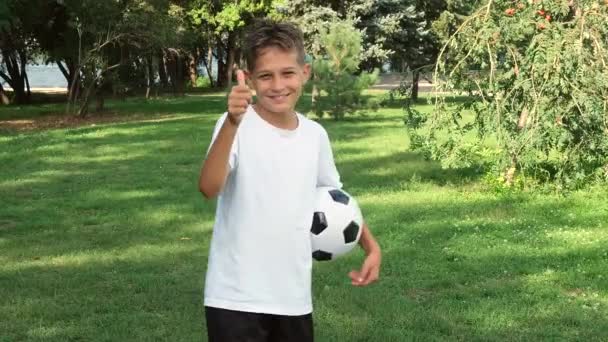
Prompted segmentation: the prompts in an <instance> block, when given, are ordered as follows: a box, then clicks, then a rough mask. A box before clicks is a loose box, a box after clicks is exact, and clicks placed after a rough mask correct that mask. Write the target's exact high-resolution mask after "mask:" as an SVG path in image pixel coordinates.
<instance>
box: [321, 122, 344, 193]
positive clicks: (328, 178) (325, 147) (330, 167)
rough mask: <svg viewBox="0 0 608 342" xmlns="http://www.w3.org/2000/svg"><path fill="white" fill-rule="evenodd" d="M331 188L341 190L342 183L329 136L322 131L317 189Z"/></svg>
mask: <svg viewBox="0 0 608 342" xmlns="http://www.w3.org/2000/svg"><path fill="white" fill-rule="evenodd" d="M321 186H330V187H334V188H338V189H341V188H342V182H341V181H340V174H339V173H338V169H337V168H336V164H335V163H334V155H333V152H332V150H331V143H330V141H329V136H328V135H327V132H326V131H325V129H322V130H321V141H320V144H319V171H318V176H317V187H321Z"/></svg>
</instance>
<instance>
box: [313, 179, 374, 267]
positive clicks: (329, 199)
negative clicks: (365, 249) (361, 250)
mask: <svg viewBox="0 0 608 342" xmlns="http://www.w3.org/2000/svg"><path fill="white" fill-rule="evenodd" d="M315 201H316V203H315V212H314V214H313V218H312V226H311V228H310V236H311V243H312V257H313V258H314V259H315V260H317V261H328V260H332V259H335V258H337V257H339V256H342V255H344V254H346V253H348V252H350V251H351V250H352V249H353V247H355V246H356V245H357V243H358V242H359V238H360V237H361V230H362V225H363V216H362V215H361V210H360V209H359V205H358V204H357V201H356V200H355V199H354V198H353V197H352V196H350V195H349V194H348V193H346V192H345V191H344V190H341V189H336V188H332V187H320V188H317V193H316V197H315Z"/></svg>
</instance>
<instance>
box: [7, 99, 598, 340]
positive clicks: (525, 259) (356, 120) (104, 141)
mask: <svg viewBox="0 0 608 342" xmlns="http://www.w3.org/2000/svg"><path fill="white" fill-rule="evenodd" d="M380 94H384V93H379V94H378V95H377V96H381V95H380ZM304 100H307V101H309V100H310V99H309V98H306V99H304ZM49 108H52V107H49ZM108 108H109V109H110V110H111V111H112V112H113V113H116V114H117V115H124V116H125V117H127V116H129V115H131V117H132V118H133V117H134V116H135V119H134V120H135V121H127V122H115V123H103V124H99V125H95V126H90V125H87V126H84V127H77V128H69V129H53V130H48V131H31V132H21V133H11V134H7V135H0V195H1V196H2V204H3V205H2V206H0V249H1V250H2V253H0V289H1V290H0V292H1V293H2V295H0V331H1V332H2V334H4V335H2V336H0V341H4V340H7V341H13V340H15V341H19V340H49V341H68V340H86V341H131V340H142V341H143V340H145V341H148V340H165V341H166V340H172V341H200V340H203V336H204V324H203V323H202V322H203V308H202V289H203V281H204V274H205V273H204V272H205V267H206V261H207V253H208V246H209V240H210V238H211V229H212V226H213V219H214V212H215V202H214V201H207V200H204V199H203V198H202V196H201V194H200V193H199V191H198V189H197V181H198V172H199V170H200V166H201V162H202V158H203V157H204V153H205V151H206V148H207V146H208V143H209V140H210V135H211V131H212V129H213V125H214V124H215V120H216V119H217V118H218V117H219V116H220V115H221V114H222V113H223V111H224V108H225V94H224V93H218V94H211V95H209V94H205V95H199V94H196V95H193V96H186V97H184V98H161V99H155V100H150V101H145V100H142V99H128V100H127V101H124V102H122V101H110V102H109V103H108ZM418 108H419V109H421V110H425V111H428V110H430V106H429V105H427V104H420V105H418ZM46 110H48V108H46V107H44V108H42V107H36V106H32V107H28V108H25V107H24V109H23V111H22V112H20V113H7V112H6V109H2V108H0V115H8V116H16V117H19V118H22V119H28V115H29V119H36V117H37V116H43V115H44V112H45V111H46ZM311 118H313V119H316V118H315V117H314V116H311ZM319 122H320V123H321V124H322V125H323V126H324V127H325V128H326V129H327V131H328V132H329V135H330V139H331V141H332V146H333V150H334V157H335V160H336V163H337V167H338V170H339V171H340V174H341V178H342V181H343V182H344V187H345V190H346V191H349V192H351V193H352V194H353V195H354V196H355V197H356V198H357V201H358V202H359V204H360V206H361V209H362V211H363V214H364V217H365V220H366V222H367V223H368V224H369V226H370V229H372V230H373V231H374V233H375V234H376V236H377V237H378V240H379V242H380V244H381V246H382V248H383V252H384V255H383V269H382V274H381V280H380V282H379V283H377V284H375V285H373V286H371V287H368V288H354V287H352V286H351V285H350V281H349V279H348V276H347V274H348V272H349V271H350V270H352V269H357V268H359V267H361V261H362V260H363V257H364V255H363V253H362V251H361V250H357V251H355V252H353V253H351V254H349V255H347V256H345V257H343V258H341V259H339V260H335V261H333V262H330V263H314V267H313V295H314V303H315V322H316V323H315V324H316V326H315V331H316V334H317V339H318V340H319V341H323V342H325V341H398V342H401V341H410V340H420V341H451V340H458V341H497V340H517V341H539V340H551V341H554V340H556V341H557V340H584V341H601V340H608V323H607V322H608V276H606V263H607V262H608V249H607V248H606V246H607V245H608V231H606V227H607V223H606V222H608V202H606V200H605V198H606V195H607V194H608V192H607V190H606V189H604V188H602V187H598V188H594V189H588V190H585V191H580V192H575V193H573V194H571V195H569V196H567V197H558V196H551V195H537V194H517V193H496V192H494V191H493V190H492V187H490V186H488V184H486V183H485V182H484V181H483V174H482V173H481V172H480V171H479V170H477V169H475V168H472V169H466V170H465V169H460V170H444V169H442V168H441V167H440V165H439V164H438V163H435V162H429V161H427V160H425V159H424V158H422V156H420V155H419V154H417V153H414V152H412V151H409V150H408V139H407V135H406V134H405V129H404V126H403V111H402V109H401V108H399V106H398V105H397V104H393V105H392V107H387V108H383V109H381V110H380V111H379V112H377V113H372V114H370V115H368V116H365V117H350V118H347V120H345V121H343V122H336V121H334V120H332V119H322V120H319ZM5 336H6V337H5ZM3 338H4V339H3Z"/></svg>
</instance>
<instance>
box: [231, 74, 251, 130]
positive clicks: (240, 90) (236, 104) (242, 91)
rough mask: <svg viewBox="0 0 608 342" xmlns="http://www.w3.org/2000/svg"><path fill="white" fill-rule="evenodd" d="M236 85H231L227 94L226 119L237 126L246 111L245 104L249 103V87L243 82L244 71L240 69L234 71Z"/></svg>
mask: <svg viewBox="0 0 608 342" xmlns="http://www.w3.org/2000/svg"><path fill="white" fill-rule="evenodd" d="M236 79H237V82H238V83H237V85H235V86H234V87H232V90H231V91H230V94H229V95H228V119H229V120H230V122H231V123H232V124H234V125H235V126H238V125H239V124H240V123H241V120H242V119H243V115H245V112H246V111H247V106H249V103H251V97H252V95H251V89H249V87H248V86H247V84H246V83H245V73H244V72H243V71H242V70H237V71H236Z"/></svg>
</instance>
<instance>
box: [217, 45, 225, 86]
mask: <svg viewBox="0 0 608 342" xmlns="http://www.w3.org/2000/svg"><path fill="white" fill-rule="evenodd" d="M225 67H226V63H224V47H223V45H222V40H221V39H219V38H218V41H217V86H218V87H224V86H226V83H225V81H226V78H225V77H224V76H225V73H226V69H225Z"/></svg>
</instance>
